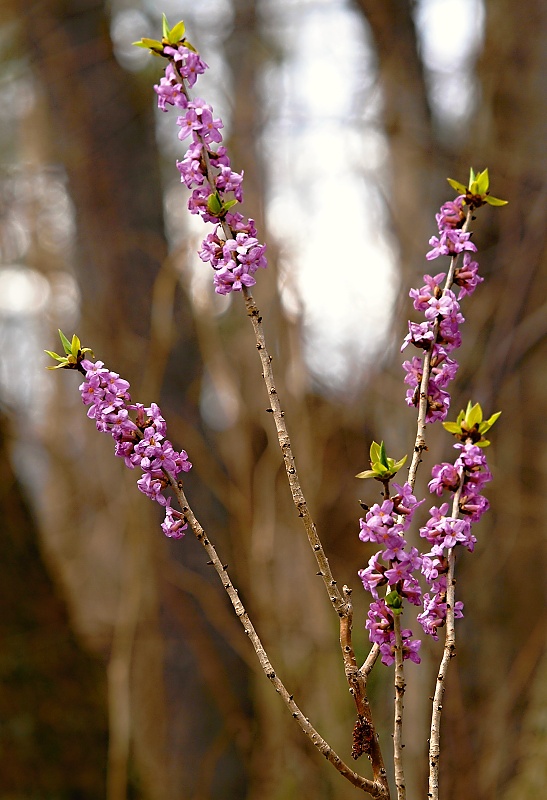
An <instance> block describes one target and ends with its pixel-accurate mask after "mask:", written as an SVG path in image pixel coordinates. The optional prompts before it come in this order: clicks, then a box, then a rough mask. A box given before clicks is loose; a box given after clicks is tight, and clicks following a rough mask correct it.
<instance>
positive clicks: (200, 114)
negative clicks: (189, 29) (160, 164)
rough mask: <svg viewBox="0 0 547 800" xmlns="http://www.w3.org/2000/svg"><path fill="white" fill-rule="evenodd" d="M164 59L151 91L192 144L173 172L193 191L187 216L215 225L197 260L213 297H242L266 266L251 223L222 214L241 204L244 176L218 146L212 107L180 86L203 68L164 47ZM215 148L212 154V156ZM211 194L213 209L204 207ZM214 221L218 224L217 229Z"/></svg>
mask: <svg viewBox="0 0 547 800" xmlns="http://www.w3.org/2000/svg"><path fill="white" fill-rule="evenodd" d="M164 54H166V55H168V56H170V59H171V60H170V63H169V64H168V66H167V68H166V71H165V76H164V78H162V79H161V81H160V84H159V86H156V87H155V89H156V93H157V94H158V105H159V107H160V108H161V109H162V110H164V111H165V110H167V105H173V106H177V107H179V108H181V109H182V110H183V111H184V113H183V114H181V115H179V116H178V117H177V125H178V126H179V127H180V131H179V134H178V136H179V139H181V140H185V139H188V138H191V143H190V145H189V147H188V150H187V153H186V155H185V157H184V158H183V159H182V160H181V161H177V169H178V170H179V172H180V176H181V181H182V182H183V183H184V184H185V185H186V186H187V188H188V189H191V190H192V194H191V195H190V198H189V200H188V210H189V211H190V213H191V214H197V215H198V216H200V217H201V218H202V219H203V220H204V221H205V222H212V223H214V224H216V225H217V228H216V230H215V233H214V234H208V235H207V236H206V237H205V239H204V241H203V243H202V246H201V249H200V251H199V255H200V258H201V259H202V261H205V262H208V263H209V264H210V265H211V266H212V267H213V269H214V270H215V273H214V278H213V282H214V286H215V291H216V292H217V293H218V294H224V295H226V294H229V293H231V292H234V291H236V292H238V291H242V290H243V289H244V288H245V287H250V286H254V284H255V283H256V280H255V278H254V277H253V275H254V273H255V272H256V270H257V269H260V268H265V267H266V266H267V261H266V257H265V255H264V253H265V249H266V247H265V245H263V244H260V243H259V242H258V240H257V239H256V228H255V225H254V222H253V220H250V219H245V217H243V216H242V215H241V214H239V213H237V212H233V211H228V209H227V208H226V206H229V205H230V204H231V203H232V202H233V199H235V200H236V201H237V202H242V201H243V189H242V183H243V173H238V172H235V171H234V170H233V169H232V167H231V164H230V159H229V157H228V154H227V151H226V148H225V147H224V145H222V134H221V130H222V128H223V122H222V120H221V119H219V118H215V116H214V113H213V109H212V107H211V106H210V105H209V104H208V103H207V102H206V101H205V100H203V99H202V98H199V97H196V98H194V99H190V98H189V97H188V92H187V87H186V85H185V84H186V83H187V84H188V86H193V85H194V83H195V82H196V78H197V76H198V75H199V74H201V73H202V72H203V71H204V70H205V69H206V67H207V65H206V64H205V63H204V62H203V61H201V59H200V58H199V56H198V55H197V54H195V53H193V51H191V50H189V49H188V48H187V47H185V46H184V45H180V46H179V47H178V48H174V47H170V46H167V47H164ZM214 145H216V150H213V147H212V146H214ZM207 163H208V164H209V165H210V168H208V167H207ZM213 194H214V195H215V200H214V203H211V204H209V199H210V198H211V195H213ZM232 196H233V199H232ZM219 220H223V224H222V226H221V225H219ZM219 232H221V236H219ZM219 250H222V251H223V252H222V253H221V252H219ZM227 251H229V252H227Z"/></svg>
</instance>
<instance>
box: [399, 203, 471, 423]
mask: <svg viewBox="0 0 547 800" xmlns="http://www.w3.org/2000/svg"><path fill="white" fill-rule="evenodd" d="M463 207H464V197H463V196H460V197H457V198H456V199H455V200H453V201H450V202H448V203H445V204H444V205H443V206H442V208H441V210H440V212H439V213H438V214H437V215H436V220H437V225H438V228H439V234H440V236H439V237H437V236H433V237H432V238H431V239H430V240H429V243H430V244H431V245H432V246H433V249H432V250H430V251H429V253H427V256H426V258H427V259H428V260H430V261H431V260H432V259H435V258H438V257H439V256H443V255H446V256H451V257H452V256H457V255H458V254H460V253H463V258H462V264H461V266H460V267H456V269H455V272H454V285H456V286H458V287H459V293H458V297H457V298H456V295H455V294H454V292H453V291H452V290H451V288H450V287H445V288H444V289H443V288H442V287H441V282H442V281H443V280H444V278H445V276H446V273H444V272H440V273H438V274H437V275H433V276H432V275H424V286H422V287H421V288H420V289H411V290H410V297H411V298H412V300H413V301H414V308H415V309H416V311H420V312H422V313H423V314H424V316H425V322H419V323H417V322H409V323H408V334H407V335H406V336H405V339H404V341H403V346H402V348H401V350H404V348H405V347H407V345H409V344H413V345H415V347H418V348H419V349H421V350H424V351H430V353H431V371H430V376H429V383H428V387H427V401H428V402H427V412H426V422H428V423H429V422H436V421H437V420H444V419H446V416H447V414H448V409H449V407H450V394H449V392H448V391H447V386H448V384H449V383H450V381H452V380H453V379H454V377H455V375H456V372H457V369H458V365H457V363H456V361H454V360H453V359H452V358H451V357H450V354H451V353H452V352H453V351H454V350H456V349H457V348H458V347H460V345H461V333H460V325H461V324H462V323H463V322H464V321H465V320H464V317H463V316H462V314H461V312H460V305H459V302H458V301H459V300H460V299H461V298H462V297H464V296H465V295H470V294H472V293H473V292H474V290H475V288H476V287H477V285H478V284H479V283H480V282H481V281H482V280H483V278H481V277H480V276H479V275H478V264H477V262H476V261H473V260H472V256H471V252H476V249H477V248H476V247H475V245H474V244H473V242H471V241H470V236H471V234H470V233H467V232H465V231H462V230H461V225H462V224H463V221H464V218H465V213H464V210H463ZM403 369H404V370H405V372H406V376H405V383H406V384H407V386H408V389H407V392H406V402H407V404H408V405H409V406H418V404H419V399H420V385H421V381H422V375H423V364H422V359H421V358H420V357H418V356H414V357H413V358H412V359H411V360H410V361H405V362H404V363H403Z"/></svg>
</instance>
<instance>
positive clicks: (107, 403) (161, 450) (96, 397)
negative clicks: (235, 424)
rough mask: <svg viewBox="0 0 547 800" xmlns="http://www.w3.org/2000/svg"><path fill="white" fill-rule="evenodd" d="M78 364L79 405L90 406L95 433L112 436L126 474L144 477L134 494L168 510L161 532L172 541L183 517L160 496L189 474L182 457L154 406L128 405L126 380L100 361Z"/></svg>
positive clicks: (89, 410)
mask: <svg viewBox="0 0 547 800" xmlns="http://www.w3.org/2000/svg"><path fill="white" fill-rule="evenodd" d="M81 365H82V367H83V369H85V371H86V373H85V378H84V381H83V383H82V384H81V386H80V392H81V395H82V402H83V403H84V405H87V406H89V408H88V411H87V415H88V417H90V418H92V419H94V420H95V424H96V427H97V429H98V430H99V431H101V432H104V433H109V434H110V435H111V436H112V438H113V439H114V441H115V454H116V455H117V456H118V457H119V458H123V459H124V462H125V465H126V466H127V467H128V468H129V469H134V468H135V467H139V468H140V469H141V471H142V473H143V474H142V476H141V477H140V478H139V479H138V481H137V486H138V487H139V490H140V491H141V492H143V494H145V495H146V496H147V497H150V498H151V499H152V500H155V501H156V502H157V503H159V504H160V505H162V506H166V508H168V509H169V511H166V519H165V522H164V524H163V525H162V528H163V529H164V531H165V533H166V535H168V536H175V534H177V532H178V531H181V530H183V527H182V524H179V523H180V520H181V519H182V517H181V516H177V515H178V512H175V511H173V510H172V509H171V508H170V501H168V500H167V498H166V497H165V496H164V494H163V492H164V490H165V488H166V487H167V485H168V483H169V479H170V478H171V477H172V478H174V479H176V477H177V476H178V475H180V473H181V472H188V471H189V470H190V469H191V467H192V464H191V463H190V461H189V460H188V456H187V454H186V452H185V451H184V450H181V451H180V452H177V451H176V450H174V449H173V445H172V444H171V442H170V441H169V440H168V439H166V438H165V434H166V430H167V426H166V423H165V419H164V418H163V416H162V414H161V410H160V408H159V406H158V405H157V404H156V403H152V404H151V405H150V406H149V407H145V406H143V405H142V404H140V403H135V404H132V403H131V396H130V394H129V389H130V386H129V383H128V381H126V380H124V379H123V378H120V376H119V375H118V374H117V373H116V372H110V371H109V370H107V369H106V368H104V365H103V362H102V361H97V362H95V363H94V362H92V361H90V360H89V359H84V360H83V361H82V362H81ZM130 412H131V413H132V414H134V417H135V419H134V420H133V419H132V418H131V415H130ZM164 526H166V527H164ZM168 531H169V532H168ZM177 538H179V537H178V536H177Z"/></svg>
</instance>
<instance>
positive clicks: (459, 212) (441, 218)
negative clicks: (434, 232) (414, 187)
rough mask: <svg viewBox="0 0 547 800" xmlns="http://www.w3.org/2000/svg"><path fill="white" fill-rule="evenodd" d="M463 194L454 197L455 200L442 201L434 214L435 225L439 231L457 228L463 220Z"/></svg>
mask: <svg viewBox="0 0 547 800" xmlns="http://www.w3.org/2000/svg"><path fill="white" fill-rule="evenodd" d="M464 200H465V197H464V195H460V196H459V197H456V199H455V200H448V201H447V202H446V203H443V205H442V206H441V210H440V212H439V213H438V214H435V219H436V220H437V226H438V228H439V231H443V230H446V229H447V228H458V227H459V226H460V225H461V224H462V223H463V222H464V220H465V212H464V210H463V206H464Z"/></svg>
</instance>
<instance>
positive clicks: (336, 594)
mask: <svg viewBox="0 0 547 800" xmlns="http://www.w3.org/2000/svg"><path fill="white" fill-rule="evenodd" d="M243 294H244V296H245V306H246V308H247V314H248V316H249V317H250V319H251V322H252V325H253V330H254V333H255V338H256V349H257V350H258V353H259V355H260V361H261V363H262V375H263V378H264V383H265V384H266V390H267V392H268V397H269V400H270V408H268V409H267V410H268V411H270V412H271V414H272V416H273V418H274V422H275V427H276V430H277V438H278V439H279V447H280V448H281V452H282V454H283V462H284V464H285V470H286V473H287V478H288V481H289V486H290V489H291V494H292V499H293V502H294V504H295V506H296V508H297V510H298V516H299V517H301V518H302V522H303V523H304V527H305V529H306V533H307V535H308V541H309V543H310V546H311V548H312V551H313V554H314V556H315V560H316V561H317V566H318V567H319V573H318V575H320V576H321V578H322V579H323V583H324V584H325V588H326V590H327V593H328V595H329V598H330V601H331V603H332V606H333V608H334V610H335V611H336V613H337V614H338V616H339V617H343V616H345V614H346V613H347V603H346V599H345V598H344V597H343V595H342V593H341V592H340V589H339V588H338V586H337V585H336V581H335V580H334V578H333V575H332V572H331V569H330V565H329V562H328V559H327V556H326V554H325V551H324V549H323V545H322V544H321V541H320V539H319V536H318V534H317V529H316V527H315V523H314V521H313V519H312V516H311V514H310V511H309V508H308V504H307V502H306V498H305V497H304V493H303V491H302V487H301V485H300V478H299V477H298V472H297V469H296V464H295V460H294V456H293V453H292V448H291V440H290V438H289V434H288V432H287V426H286V425H285V419H284V417H285V412H284V411H282V409H281V404H280V402H279V396H278V394H277V389H276V387H275V380H274V374H273V369H272V357H271V356H270V354H269V353H268V350H267V347H266V340H265V337H264V330H263V327H262V317H261V315H260V312H259V310H258V308H257V305H256V303H255V301H254V298H253V295H252V294H251V292H250V290H249V289H248V288H247V287H246V286H244V287H243Z"/></svg>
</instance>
